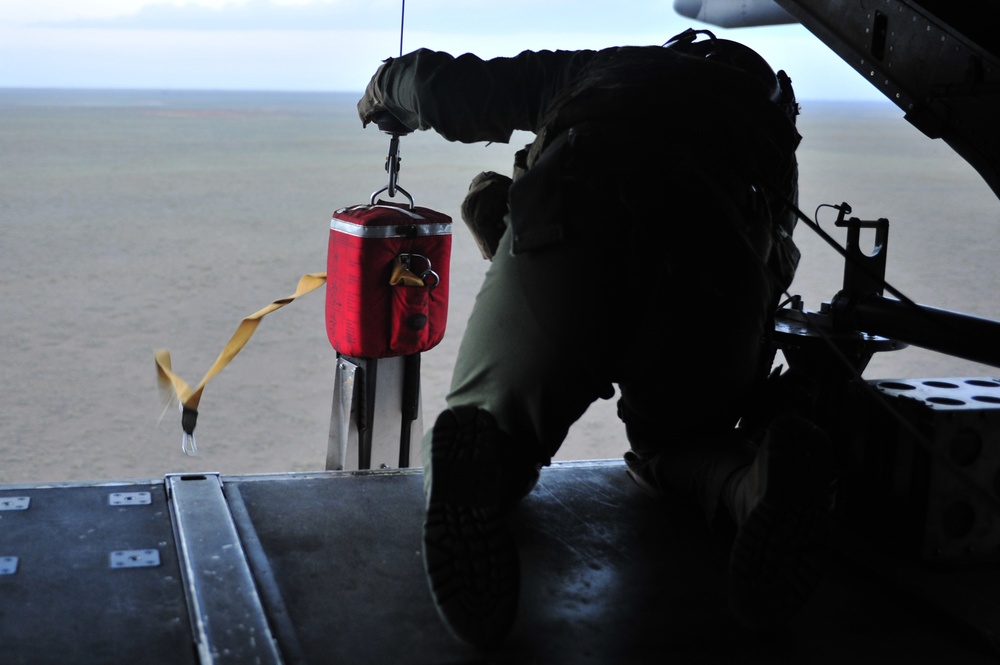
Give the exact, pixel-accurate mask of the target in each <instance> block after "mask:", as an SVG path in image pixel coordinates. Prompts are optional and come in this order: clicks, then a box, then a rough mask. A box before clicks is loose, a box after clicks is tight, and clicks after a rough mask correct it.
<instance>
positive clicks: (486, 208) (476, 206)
mask: <svg viewBox="0 0 1000 665" xmlns="http://www.w3.org/2000/svg"><path fill="white" fill-rule="evenodd" d="M510 185H511V179H510V178H508V177H507V176H505V175H500V174H499V173H494V172H493V171H486V172H484V173H480V174H479V175H477V176H476V177H475V178H473V180H472V184H471V185H469V193H468V194H467V195H466V197H465V200H464V201H462V211H461V212H462V220H463V221H464V222H465V223H466V225H467V226H468V227H469V230H470V231H471V232H472V237H473V238H475V239H476V244H477V245H478V246H479V252H480V253H481V254H482V255H483V258H484V259H487V260H489V261H492V260H493V256H494V255H495V254H496V252H497V245H499V244H500V236H502V235H503V234H504V231H506V229H507V222H506V219H505V215H506V214H507V212H508V207H507V193H508V192H509V190H510Z"/></svg>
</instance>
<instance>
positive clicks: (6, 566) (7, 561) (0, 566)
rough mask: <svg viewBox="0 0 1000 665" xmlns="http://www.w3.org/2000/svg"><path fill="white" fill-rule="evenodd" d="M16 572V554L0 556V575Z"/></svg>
mask: <svg viewBox="0 0 1000 665" xmlns="http://www.w3.org/2000/svg"><path fill="white" fill-rule="evenodd" d="M16 572H17V557H16V556H0V575H13V574H14V573H16Z"/></svg>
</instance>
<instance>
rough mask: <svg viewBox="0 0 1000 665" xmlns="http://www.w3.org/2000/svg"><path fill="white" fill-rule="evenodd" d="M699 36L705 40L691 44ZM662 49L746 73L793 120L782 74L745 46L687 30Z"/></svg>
mask: <svg viewBox="0 0 1000 665" xmlns="http://www.w3.org/2000/svg"><path fill="white" fill-rule="evenodd" d="M701 34H704V35H707V36H708V39H706V40H702V41H700V42H699V41H695V40H696V39H697V38H698V35H701ZM664 46H666V47H667V48H669V49H673V50H674V51H677V52H678V53H683V54H684V55H689V56H692V57H696V58H705V59H709V60H713V61H715V62H719V63H722V64H726V65H729V66H731V67H735V68H737V69H739V70H741V71H744V72H746V73H747V74H749V75H750V76H752V77H753V78H755V79H757V80H758V81H760V82H761V83H762V84H763V85H764V88H765V90H766V93H767V97H768V99H770V100H771V101H772V102H774V103H775V104H777V105H778V106H781V107H782V109H783V110H784V111H785V113H787V114H788V115H789V117H791V118H792V119H793V120H794V118H795V116H796V115H798V108H799V107H798V104H796V102H795V93H794V92H793V91H792V80H791V79H790V78H789V77H788V75H787V74H785V72H784V71H779V72H778V73H777V74H775V73H774V70H773V69H771V65H769V64H768V63H767V60H765V59H764V58H762V57H761V55H760V54H759V53H757V52H756V51H754V50H753V49H752V48H750V47H749V46H745V45H743V44H740V43H739V42H734V41H730V40H728V39H719V38H718V37H716V36H715V35H714V34H712V33H711V32H710V31H708V30H693V29H690V28H689V29H687V30H685V31H684V32H682V33H680V34H679V35H676V36H674V37H672V38H671V39H670V40H669V41H668V42H667V43H666V44H664Z"/></svg>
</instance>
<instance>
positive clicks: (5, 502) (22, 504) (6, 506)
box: [0, 496, 31, 511]
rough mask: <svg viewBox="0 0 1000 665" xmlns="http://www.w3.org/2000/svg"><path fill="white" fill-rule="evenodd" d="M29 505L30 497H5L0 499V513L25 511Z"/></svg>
mask: <svg viewBox="0 0 1000 665" xmlns="http://www.w3.org/2000/svg"><path fill="white" fill-rule="evenodd" d="M30 504H31V497H30V496H7V497H3V498H0V511H2V510H27V509H28V506H29V505H30Z"/></svg>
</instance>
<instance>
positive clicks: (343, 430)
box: [326, 353, 423, 471]
mask: <svg viewBox="0 0 1000 665" xmlns="http://www.w3.org/2000/svg"><path fill="white" fill-rule="evenodd" d="M421 436H423V418H422V415H421V408H420V354H419V353H418V354H414V355H411V356H404V357H396V358H355V357H351V356H345V355H340V356H339V357H338V359H337V371H336V380H335V383H334V390H333V407H332V410H331V414H330V437H329V444H328V447H327V453H326V469H327V470H328V471H342V470H346V469H372V468H381V469H390V468H397V467H398V468H401V469H403V468H407V467H409V466H410V465H411V461H412V456H413V450H414V449H415V448H416V446H414V445H412V444H413V442H414V441H417V442H418V443H419V440H420V437H421Z"/></svg>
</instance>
